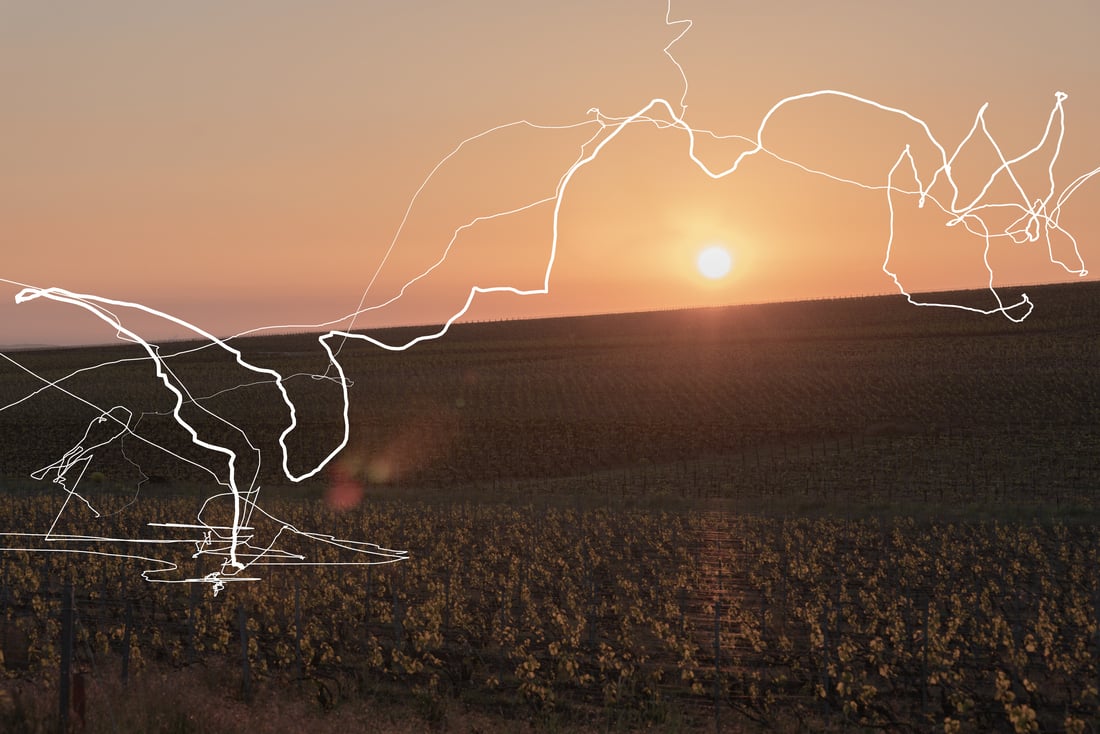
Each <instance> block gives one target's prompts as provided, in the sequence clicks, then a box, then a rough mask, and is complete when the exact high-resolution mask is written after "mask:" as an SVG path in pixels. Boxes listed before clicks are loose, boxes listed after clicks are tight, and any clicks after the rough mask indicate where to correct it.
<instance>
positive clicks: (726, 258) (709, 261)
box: [695, 245, 733, 280]
mask: <svg viewBox="0 0 1100 734" xmlns="http://www.w3.org/2000/svg"><path fill="white" fill-rule="evenodd" d="M695 266H696V267H697V268H699V272H700V273H701V274H702V275H703V277H705V278H710V279H711V280H717V279H718V278H722V277H724V276H725V275H726V274H727V273H729V271H730V268H731V267H732V266H733V258H731V257H730V253H729V250H727V249H726V248H725V247H722V246H721V245H711V246H710V247H707V248H706V249H705V250H703V251H702V252H700V253H699V257H698V258H696V260H695Z"/></svg>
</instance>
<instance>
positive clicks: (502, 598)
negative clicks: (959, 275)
mask: <svg viewBox="0 0 1100 734" xmlns="http://www.w3.org/2000/svg"><path fill="white" fill-rule="evenodd" d="M1029 295H1030V296H1031V298H1032V299H1033V300H1035V301H1036V302H1038V303H1039V304H1040V307H1039V308H1038V309H1037V310H1036V312H1035V313H1034V314H1033V316H1032V317H1031V318H1029V319H1028V320H1027V321H1025V322H1024V323H1022V324H1018V325H1017V324H1011V323H1008V322H1005V321H1003V320H1001V321H997V320H994V319H991V318H983V317H977V316H974V315H973V314H962V313H950V312H943V311H939V310H930V309H916V308H914V307H911V306H908V305H906V304H905V303H904V302H903V301H902V302H900V303H899V302H898V301H897V299H854V300H851V301H839V302H821V303H804V304H777V305H770V306H757V307H738V308H730V309H716V310H708V311H683V312H666V313H655V314H637V315H621V316H605V317H591V318H580V319H556V320H546V321H536V322H507V323H498V324H468V325H460V326H459V327H456V328H455V329H454V330H453V332H452V334H451V335H450V336H453V338H447V339H444V340H441V341H439V342H432V343H428V344H424V345H420V346H418V347H414V348H413V349H411V350H409V351H408V352H403V353H399V354H388V353H387V354H379V353H378V352H379V351H380V350H374V351H370V350H368V349H366V348H364V347H362V346H354V347H353V346H352V345H351V344H349V345H348V347H347V349H346V351H345V352H344V353H343V357H342V359H343V361H344V362H346V365H347V371H348V374H349V376H350V377H351V378H352V380H353V381H354V383H355V384H354V386H353V388H352V405H351V422H352V440H351V442H350V443H349V446H348V448H347V449H346V450H345V451H344V452H343V453H342V454H341V455H340V457H338V459H337V460H336V468H337V469H338V470H339V472H341V476H345V477H351V478H353V479H354V480H355V482H356V484H357V485H358V486H360V487H361V488H362V491H363V494H362V496H361V497H358V498H357V499H356V501H355V502H354V503H350V504H349V503H346V502H334V501H333V497H332V495H331V492H330V490H331V485H332V475H331V474H330V475H328V476H326V477H323V478H319V479H318V480H316V481H311V482H306V483H304V484H303V485H297V486H293V487H289V486H285V480H284V482H283V483H282V484H280V483H279V482H278V480H277V475H276V474H275V472H274V464H272V465H260V466H259V467H258V471H259V473H260V476H261V478H262V479H263V480H264V483H265V489H264V490H263V491H262V492H261V498H260V504H261V506H263V507H264V508H265V509H266V510H269V511H270V512H272V513H273V514H274V515H276V516H277V517H279V518H280V519H282V520H284V521H286V522H288V523H292V524H293V525H295V526H296V527H301V528H306V529H309V530H313V531H319V532H324V533H332V534H333V535H335V536H337V537H342V538H357V539H363V540H369V541H371V542H376V543H379V544H380V545H383V546H385V547H390V548H401V549H407V550H408V551H409V555H410V558H409V560H407V561H403V562H401V563H397V564H390V565H385V566H373V567H354V566H339V565H332V566H325V567H315V568H314V567H310V568H280V567H278V566H271V567H267V568H264V569H263V570H262V573H261V575H262V576H263V580H262V581H260V582H256V583H242V584H231V585H230V587H229V588H227V589H226V590H225V591H224V592H223V593H221V594H219V595H218V596H213V595H211V594H210V591H209V588H208V587H207V586H205V585H199V584H154V583H147V582H145V581H144V580H142V578H141V572H142V571H143V570H147V569H148V568H149V565H148V564H144V565H143V564H141V563H139V562H136V561H119V560H111V559H106V558H103V557H95V556H88V555H85V554H80V555H78V554H75V553H33V554H32V553H27V552H20V551H9V552H6V553H0V584H2V586H0V626H2V630H0V632H2V635H0V642H2V652H3V662H4V671H5V676H6V678H7V683H8V684H9V685H8V689H7V690H11V691H15V690H23V689H21V688H20V686H23V687H24V688H25V687H27V686H31V687H37V688H38V689H48V690H54V689H56V687H57V686H58V683H59V665H60V659H61V652H62V645H63V637H64V635H63V634H62V620H63V618H65V617H66V614H68V616H69V618H71V624H70V629H71V634H72V638H73V639H72V657H73V661H72V665H73V668H74V670H76V671H77V672H78V673H80V674H82V675H84V676H85V677H87V678H88V679H89V680H91V681H92V687H91V688H90V689H89V690H90V691H92V693H90V694H89V704H88V706H89V710H88V727H89V731H112V730H115V729H112V728H110V725H109V724H102V723H101V724H96V723H95V722H96V721H99V722H103V721H105V720H104V719H103V718H102V712H100V718H98V719H96V718H95V714H96V708H95V701H94V691H95V690H96V689H95V683H96V682H97V681H105V680H107V679H110V680H112V681H115V680H119V679H120V678H125V679H127V680H129V681H138V680H141V678H142V677H143V676H154V675H158V676H159V675H164V674H167V676H168V679H169V680H170V679H171V676H172V675H173V674H174V673H173V671H177V672H180V671H189V670H194V669H208V670H217V671H219V672H218V675H219V676H221V679H222V681H223V686H222V687H223V692H222V695H224V696H226V697H228V698H230V699H232V700H236V701H244V702H246V703H247V701H248V700H249V699H250V697H251V696H252V695H253V693H254V692H255V691H256V690H258V689H261V688H264V687H266V688H267V689H277V690H281V689H286V690H294V691H296V692H297V693H296V694H295V695H299V696H302V697H303V698H304V699H305V700H308V701H310V702H312V704H311V705H313V706H314V708H315V709H316V711H317V716H320V717H323V716H329V715H334V713H335V712H338V711H339V710H340V709H341V708H342V707H346V706H348V705H350V703H351V702H354V701H356V700H359V699H362V698H364V697H370V696H379V695H385V696H389V697H397V698H401V697H404V698H406V699H408V700H409V701H414V702H417V703H416V705H417V706H419V707H420V709H419V710H420V711H421V713H420V715H422V716H423V722H422V723H423V725H424V726H425V727H426V726H429V725H434V726H439V727H442V726H445V725H446V723H447V721H446V719H447V717H446V714H445V713H441V712H445V711H446V710H447V709H445V708H440V707H437V706H435V704H438V703H439V702H457V703H459V704H461V705H462V706H465V707H468V708H470V709H474V710H481V711H488V712H491V713H492V714H493V715H494V716H495V717H497V718H498V719H500V720H502V721H505V722H508V721H514V722H519V721H530V722H535V723H537V722H540V721H542V722H553V724H554V725H555V726H558V727H560V726H563V725H568V726H576V727H585V726H590V727H595V728H597V729H601V730H602V729H606V728H612V729H617V730H630V729H643V728H653V729H657V730H673V731H676V730H679V731H686V730H703V731H744V730H750V731H753V730H757V729H768V728H771V729H777V730H781V731H787V730H805V731H818V730H848V729H856V730H859V729H864V730H885V731H949V732H950V731H964V732H965V731H981V732H984V731H1017V732H1031V731H1036V732H1037V731H1057V732H1062V731H1067V732H1087V731H1093V732H1095V731H1100V578H1098V577H1097V575H1096V569H1097V568H1098V567H1100V565H1098V564H1100V558H1098V554H1100V525H1098V524H1097V522H1096V520H1097V517H1098V515H1097V512H1096V510H1097V507H1096V502H1097V499H1096V491H1097V488H1098V486H1100V367H1098V365H1100V360H1098V359H1097V357H1098V352H1097V347H1096V344H1097V343H1098V342H1097V339H1098V338H1100V321H1098V320H1097V318H1096V316H1095V313H1096V305H1097V304H1098V303H1100V299H1098V296H1100V289H1098V288H1097V287H1096V286H1095V285H1092V284H1085V285H1075V286H1072V287H1065V286H1061V287H1056V286H1050V287H1044V288H1033V289H1029ZM383 333H386V332H383ZM389 333H390V335H391V336H392V338H393V340H394V341H395V342H396V341H400V339H401V336H402V334H401V333H395V332H389ZM311 343H312V344H313V345H314V347H313V348H311V346H310V345H311ZM241 347H242V348H243V349H246V352H247V353H248V354H249V355H250V357H252V358H254V359H255V360H256V361H257V362H259V363H261V364H262V363H263V361H264V360H268V361H269V363H270V364H278V365H279V366H280V368H282V369H285V370H289V371H292V372H300V373H302V374H303V375H307V376H305V377H302V378H301V379H299V380H292V381H290V382H288V389H289V390H290V392H291V394H292V395H293V396H295V397H296V399H299V400H300V403H301V405H302V406H303V409H302V411H301V415H300V417H299V420H300V424H301V425H300V428H299V429H298V430H296V431H295V432H294V433H293V434H291V436H290V441H289V443H290V448H291V456H292V457H296V456H297V457H300V459H301V461H302V462H303V464H305V463H307V462H308V461H309V460H310V459H313V458H314V457H319V456H323V455H324V454H325V453H327V451H328V450H329V449H330V447H331V445H332V444H333V442H334V441H335V440H337V439H338V437H339V436H338V426H337V425H336V423H335V419H336V417H335V416H334V412H335V411H333V410H332V408H333V405H334V402H333V401H334V400H335V399H336V398H337V395H338V390H337V389H336V388H335V387H334V385H333V384H332V383H331V382H328V381H325V380H316V379H310V378H309V377H308V375H310V374H321V373H323V372H324V367H325V364H324V361H323V358H322V355H319V354H317V351H318V350H317V349H316V348H315V342H311V339H310V338H309V337H306V336H302V335H288V336H280V337H265V338H262V339H259V338H258V339H253V340H242V342H241ZM15 356H16V357H17V359H18V361H20V362H21V363H23V364H25V365H26V366H27V367H28V368H30V369H32V370H34V371H35V372H37V373H39V374H42V375H43V376H45V377H47V378H48V379H54V380H56V379H60V378H62V377H64V376H66V375H69V374H70V373H73V372H74V370H79V369H80V368H81V367H83V366H89V365H92V364H100V363H103V362H106V361H115V360H126V359H128V358H134V357H137V356H139V355H136V354H135V353H134V352H132V351H127V350H126V349H124V348H106V347H105V348H96V349H85V350H69V351H52V352H51V351H37V352H26V353H20V354H17V355H15ZM173 369H174V370H177V371H178V373H179V374H180V375H185V376H187V379H188V380H190V382H189V384H195V385H201V386H202V389H201V390H199V391H197V392H195V393H194V394H195V395H202V396H205V397H203V398H202V400H203V401H204V404H205V405H207V406H209V407H211V408H216V409H217V411H218V412H219V414H221V415H225V416H231V417H232V419H233V420H235V421H238V422H245V421H247V422H248V424H249V425H250V426H255V427H257V431H258V432H259V433H260V434H262V438H263V440H265V441H267V444H266V446H267V447H268V448H270V445H271V444H272V443H273V441H274V436H276V435H277V433H278V431H279V430H281V427H282V426H283V425H284V423H283V422H285V416H281V415H280V414H279V412H278V410H277V408H278V407H279V405H280V404H278V403H274V404H273V403H272V401H270V400H269V399H268V398H270V396H271V392H272V391H271V389H270V386H265V385H250V386H249V387H247V388H243V389H240V390H233V391H228V392H227V391H226V390H227V388H229V387H233V386H235V385H238V384H243V383H245V382H246V380H245V379H243V378H242V376H241V375H240V374H238V373H235V372H234V371H233V366H232V365H231V364H227V363H223V360H221V359H220V358H219V359H215V357H214V356H213V355H209V354H207V353H206V352H203V351H199V352H188V351H187V347H186V345H179V356H178V357H177V358H175V361H174V362H173ZM150 372H151V370H150V367H149V365H148V363H146V362H142V361H140V360H137V359H134V360H133V361H122V362H118V363H117V364H114V365H112V366H110V367H107V368H104V369H103V370H99V371H95V372H81V373H79V374H76V375H74V376H72V377H70V378H69V379H68V380H67V381H66V382H65V387H66V389H67V390H71V391H73V392H75V393H77V394H79V395H81V396H83V397H86V398H87V399H88V400H90V401H92V402H95V403H97V404H100V405H112V404H126V405H128V406H131V408H132V409H133V410H134V412H135V413H143V417H142V421H141V422H140V423H139V425H138V428H139V432H140V433H141V434H142V435H144V436H147V437H149V438H150V439H151V440H154V441H156V442H157V443H160V444H161V445H165V446H169V447H171V448H172V449H173V450H175V451H178V453H179V454H180V455H182V456H187V457H192V458H194V459H196V460H197V461H198V460H202V459H203V458H206V459H207V460H208V459H209V457H203V456H202V455H201V454H199V453H196V449H195V448H194V447H191V446H188V445H187V443H188V442H187V441H186V440H185V438H186V437H181V436H179V435H176V432H175V431H174V430H173V429H174V428H175V427H174V426H173V424H172V422H171V421H170V420H168V419H167V417H166V416H165V415H164V412H165V411H166V409H167V406H168V405H169V404H170V401H169V399H168V397H167V396H165V395H163V394H161V392H159V391H158V389H157V388H158V386H157V383H156V381H155V380H154V379H152V378H151V377H150ZM34 382H35V381H34V380H33V379H32V378H31V377H29V376H28V375H27V374H23V373H18V374H17V373H15V372H9V373H4V374H0V400H2V401H3V402H4V403H5V404H6V403H7V402H9V401H10V400H13V399H15V398H16V397H17V396H19V395H22V394H25V393H26V392H29V391H30V390H34V389H38V385H35V384H34ZM94 416H95V411H94V410H92V409H90V408H89V407H88V406H87V405H83V404H80V403H78V402H77V401H73V400H72V399H71V398H67V397H66V396H64V395H61V394H57V393H50V392H43V393H42V394H41V395H40V397H39V399H38V400H37V401H36V402H34V403H33V404H31V403H28V404H27V405H26V406H17V407H16V408H13V409H11V410H8V411H5V412H0V469H2V471H0V473H2V475H3V476H4V477H6V479H4V480H3V481H4V482H5V484H6V486H7V488H8V489H7V492H6V498H5V502H4V505H3V507H2V509H0V529H2V530H4V531H8V532H44V531H45V529H46V528H49V527H51V525H52V524H53V523H54V520H55V517H56V515H57V513H58V511H59V509H60V508H61V505H62V501H63V498H62V497H60V496H59V495H60V493H59V492H58V491H57V490H56V489H55V488H51V487H50V486H49V485H48V484H44V485H42V484H38V483H35V482H32V481H29V480H27V477H28V476H29V474H30V473H31V472H32V471H34V470H35V469H37V468H39V467H42V466H45V465H47V464H48V463H50V462H51V461H53V460H55V459H56V458H57V457H58V456H60V455H62V454H64V452H65V451H66V450H67V449H68V448H69V447H70V446H72V444H73V441H74V438H73V436H74V434H77V437H79V433H80V432H81V431H82V430H83V427H84V426H85V425H86V424H87V422H88V421H89V420H90V419H91V418H94ZM176 430H177V431H178V428H177V429H176ZM227 440H228V439H227ZM170 458H171V457H168V456H167V455H165V454H164V453H163V452H160V453H158V452H157V451H155V450H152V449H150V448H149V447H148V446H142V445H139V444H137V443H136V442H135V443H131V444H126V445H117V446H116V445H112V446H109V447H104V451H102V452H100V453H97V455H96V457H95V461H94V462H93V464H92V465H91V466H90V468H89V471H90V472H94V473H93V474H90V475H89V476H88V477H87V478H86V480H85V483H84V484H83V485H82V486H81V491H82V492H83V493H84V494H85V495H86V496H88V497H89V498H90V499H92V500H93V501H94V502H96V503H97V506H99V507H101V508H102V507H110V508H114V509H115V510H116V512H114V513H113V514H111V515H110V516H109V517H106V518H104V519H103V520H102V521H101V526H98V527H96V528H95V531H94V532H95V534H97V535H103V536H110V537H132V538H140V537H146V536H147V535H148V533H149V530H148V526H147V523H149V522H154V521H171V520H174V521H182V522H186V521H188V520H192V521H193V519H194V516H195V512H196V508H197V507H198V506H199V503H200V502H201V501H202V499H203V498H204V497H205V496H206V494H207V493H208V489H204V486H205V485H204V484H203V481H204V477H203V476H202V474H201V473H196V472H195V471H194V469H193V468H188V467H187V466H186V465H181V463H180V462H178V461H176V462H173V461H170V460H169V459H170ZM205 479H206V480H207V484H209V481H208V479H209V477H206V478H205ZM57 523H58V524H57V526H56V527H57V528H58V530H59V531H64V532H73V533H75V532H79V531H81V528H85V530H84V532H90V531H88V530H87V527H89V525H90V524H91V523H92V520H91V518H90V517H89V516H86V515H82V514H80V513H79V512H68V511H67V512H66V513H63V514H62V516H61V517H60V518H58V519H57ZM295 542H299V543H307V542H308V540H306V539H297V540H296V541H295ZM8 545H9V546H11V545H12V544H11V543H8ZM81 547H82V548H85V546H81ZM175 547H176V550H175V551H171V552H170V553H169V552H165V553H160V554H159V555H158V556H157V557H158V558H160V557H171V560H173V561H175V562H177V563H178V564H179V566H180V570H181V572H183V573H186V574H187V575H188V576H194V575H197V574H202V573H204V572H205V571H208V570H211V569H210V568H204V563H206V564H211V565H212V561H211V560H209V559H204V558H203V557H202V556H199V557H198V558H193V557H192V556H191V555H190V554H189V553H188V548H187V547H186V546H185V545H183V546H175ZM192 547H193V546H192ZM54 549H56V548H54ZM85 549H86V548H85ZM192 552H193V551H192ZM303 552H307V553H309V554H311V555H312V556H313V557H316V558H317V559H318V560H323V561H325V562H331V563H340V562H342V561H346V560H348V559H347V558H345V557H343V556H341V555H340V554H339V553H338V552H337V549H335V548H334V547H331V546H326V547H318V548H309V549H303ZM158 553H159V551H158ZM166 553H167V554H168V555H165V554H166ZM173 553H174V554H175V555H171V554H173ZM166 671H167V673H166ZM5 700H7V701H8V702H9V703H10V697H9V698H8V699H2V700H0V704H3V703H4V701H5ZM55 715H56V712H55ZM95 726H99V727H100V728H98V729H97V728H95ZM43 730H45V729H43ZM183 730H185V731H190V730H192V729H183ZM193 730H195V731H200V730H201V731H206V730H207V729H198V728H196V729H193Z"/></svg>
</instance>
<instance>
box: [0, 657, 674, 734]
mask: <svg viewBox="0 0 1100 734" xmlns="http://www.w3.org/2000/svg"><path fill="white" fill-rule="evenodd" d="M86 680H87V688H86V708H85V722H84V726H83V727H81V726H80V724H79V717H78V716H77V715H76V714H75V713H72V714H70V721H71V723H72V727H71V731H73V732H84V733H86V734H108V733H110V734H119V733H126V734H129V733H130V732H147V733H148V734H160V733H163V734H239V733H241V732H247V733H248V734H284V733H285V732H294V734H298V733H299V732H310V734H352V733H355V734H358V733H359V732H363V733H364V734H422V733H423V732H431V731H435V732H463V733H471V734H473V733H479V734H506V733H508V734H510V733H512V732H557V733H559V734H595V732H605V731H628V730H629V729H627V728H624V727H621V726H614V725H611V726H609V725H607V723H606V722H605V723H604V725H602V726H591V725H583V724H578V723H564V722H562V721H560V720H558V719H556V718H554V717H553V716H545V717H539V716H532V717H531V718H530V719H527V720H525V719H519V718H510V717H509V716H508V715H506V714H504V713H503V712H501V713H500V714H492V713H489V712H486V711H478V710H473V709H471V708H470V707H469V706H466V705H465V704H463V703H461V702H458V701H454V700H448V699H439V698H429V697H428V696H419V697H414V696H411V695H410V694H408V693H407V692H406V693H404V694H403V695H399V696H397V697H394V698H388V697H387V696H386V695H385V694H383V693H374V694H369V695H366V696H363V697H350V698H349V700H345V701H341V702H339V703H337V704H335V705H333V706H330V707H323V706H322V705H321V704H320V702H319V701H318V699H317V697H316V692H317V688H316V686H315V684H313V683H312V682H306V683H304V684H303V685H302V686H298V685H296V684H292V683H275V682H271V681H268V682H263V683H261V684H259V685H258V686H257V688H256V690H255V693H254V695H253V698H252V701H251V702H250V703H249V702H246V701H244V700H243V698H242V696H241V688H240V681H239V678H237V677H236V676H235V671H233V670H230V669H226V668H223V667H213V666H211V667H205V666H196V667H194V668H191V669H182V670H177V669H167V670H160V671H158V670H154V669H146V670H144V671H142V673H141V674H140V675H137V676H135V677H134V678H133V679H132V680H130V681H129V682H128V683H127V684H123V683H122V682H121V681H120V680H119V677H118V674H117V671H115V670H110V671H98V672H96V673H94V674H88V676H87V678H86ZM58 700H59V699H58V691H57V688H56V686H54V685H51V686H50V687H35V686H33V685H31V684H28V683H19V682H16V681H9V682H8V683H7V684H6V685H3V686H0V732H3V733H9V732H10V733H11V734H17V733H18V734H40V733H41V734H46V733H47V732H48V733H50V734H52V733H53V732H56V731H57V720H58ZM648 730H650V731H654V730H661V731H682V730H683V729H682V728H681V727H679V726H675V727H671V728H668V727H665V728H660V727H658V728H657V729H653V728H649V729H648Z"/></svg>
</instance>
